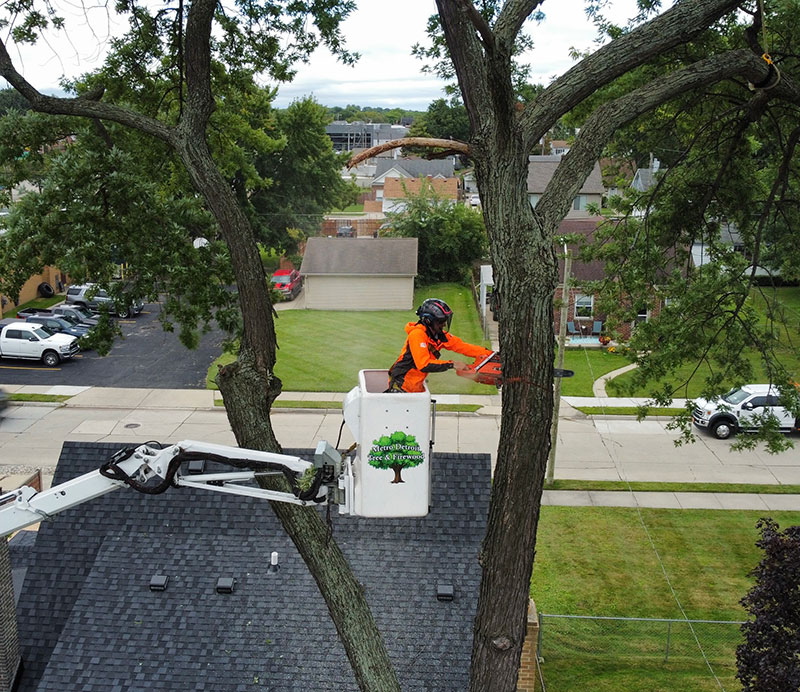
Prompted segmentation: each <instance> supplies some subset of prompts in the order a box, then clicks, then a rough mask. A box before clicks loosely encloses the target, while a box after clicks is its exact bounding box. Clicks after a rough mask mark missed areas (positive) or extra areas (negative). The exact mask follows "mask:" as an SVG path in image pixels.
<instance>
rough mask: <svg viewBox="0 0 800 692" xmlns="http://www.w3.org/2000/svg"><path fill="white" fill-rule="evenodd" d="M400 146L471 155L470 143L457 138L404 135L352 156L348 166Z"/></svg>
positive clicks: (350, 166)
mask: <svg viewBox="0 0 800 692" xmlns="http://www.w3.org/2000/svg"><path fill="white" fill-rule="evenodd" d="M400 147H428V148H430V149H450V150H451V151H453V152H454V153H456V154H463V155H464V156H471V149H470V148H469V144H466V143H465V142H459V141H458V140H455V139H434V138H433V137H404V138H403V139H393V140H392V141H391V142H384V143H383V144H378V145H377V146H374V147H370V148H369V149H365V150H364V151H362V152H361V153H360V154H356V155H355V156H353V157H351V158H350V160H349V161H348V162H347V167H348V168H352V167H353V166H357V165H358V164H359V163H361V162H362V161H366V160H367V159H371V158H372V157H373V156H377V155H378V154H382V153H383V152H384V151H391V150H392V149H399V148H400Z"/></svg>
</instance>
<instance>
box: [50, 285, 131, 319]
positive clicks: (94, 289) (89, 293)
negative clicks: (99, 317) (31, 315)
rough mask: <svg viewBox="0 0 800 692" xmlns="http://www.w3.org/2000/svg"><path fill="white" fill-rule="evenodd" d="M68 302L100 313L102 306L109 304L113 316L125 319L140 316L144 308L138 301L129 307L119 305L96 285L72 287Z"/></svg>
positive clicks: (69, 290)
mask: <svg viewBox="0 0 800 692" xmlns="http://www.w3.org/2000/svg"><path fill="white" fill-rule="evenodd" d="M66 302H67V304H68V305H74V306H77V307H81V308H84V309H88V310H94V311H98V310H99V309H100V306H101V305H104V304H108V305H109V311H110V312H111V314H112V315H116V316H117V317H122V318H123V319H125V318H127V317H132V316H133V315H138V314H139V313H140V312H141V311H142V308H143V307H144V303H142V302H141V301H138V300H135V301H131V302H130V303H128V304H127V305H119V304H118V303H117V302H116V301H114V299H113V298H112V297H111V296H109V295H108V293H107V292H106V291H105V290H104V289H102V288H100V287H99V286H97V285H96V284H82V285H79V286H70V287H69V288H68V289H67V297H66Z"/></svg>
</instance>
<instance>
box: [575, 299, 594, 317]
mask: <svg viewBox="0 0 800 692" xmlns="http://www.w3.org/2000/svg"><path fill="white" fill-rule="evenodd" d="M593 308H594V296H581V295H579V296H575V319H577V320H580V319H586V320H590V319H592V314H593Z"/></svg>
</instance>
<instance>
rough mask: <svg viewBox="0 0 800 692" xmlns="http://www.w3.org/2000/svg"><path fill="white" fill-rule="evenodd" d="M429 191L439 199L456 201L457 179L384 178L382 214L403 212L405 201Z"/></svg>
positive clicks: (457, 194) (457, 191)
mask: <svg viewBox="0 0 800 692" xmlns="http://www.w3.org/2000/svg"><path fill="white" fill-rule="evenodd" d="M426 189H427V190H430V191H432V192H433V193H435V194H436V195H437V196H438V197H439V198H441V199H449V200H452V201H453V202H455V201H457V200H458V196H459V180H458V178H386V179H385V180H384V181H383V203H382V211H383V213H384V214H387V213H390V212H399V211H403V209H405V208H406V205H407V204H408V202H407V199H408V197H411V196H413V195H418V194H420V192H422V191H423V190H426Z"/></svg>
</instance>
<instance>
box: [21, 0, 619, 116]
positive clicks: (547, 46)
mask: <svg viewBox="0 0 800 692" xmlns="http://www.w3.org/2000/svg"><path fill="white" fill-rule="evenodd" d="M613 6H614V12H615V17H614V18H615V19H616V20H617V21H622V19H623V18H624V17H627V16H629V15H628V13H629V12H631V11H632V10H633V8H634V7H635V2H634V0H614V2H613ZM542 10H543V12H544V14H545V17H546V18H545V21H544V22H542V23H541V24H534V23H532V22H529V23H528V24H527V25H526V27H527V28H528V30H529V31H530V33H531V34H532V35H533V39H534V51H533V53H532V54H531V55H530V56H528V58H527V61H528V62H530V64H531V66H532V80H533V81H534V82H539V83H543V84H547V83H549V82H550V81H551V79H552V78H553V77H554V76H555V75H558V74H561V73H562V72H564V71H565V70H567V69H568V68H569V67H570V66H571V65H572V60H571V59H570V58H569V49H570V48H577V49H579V50H586V49H587V48H590V47H592V46H593V45H594V40H595V37H596V31H595V29H594V27H593V26H592V25H591V24H590V23H589V22H588V21H587V20H586V17H585V14H584V11H583V0H546V1H545V2H544V3H543V4H542ZM435 11H436V5H435V2H434V0H403V1H402V2H396V3H393V2H387V1H386V0H359V1H358V9H357V10H356V11H355V12H354V13H353V14H352V15H351V16H350V18H349V19H348V20H347V21H346V23H345V25H344V33H345V36H346V37H347V43H348V46H349V47H350V49H351V50H354V51H357V52H358V53H360V54H361V56H362V57H361V59H360V60H359V62H358V64H357V65H356V66H355V67H346V66H344V65H341V64H339V63H338V62H337V61H336V60H335V59H334V58H333V57H332V56H331V55H330V54H329V53H328V52H327V51H324V50H320V51H318V52H317V53H316V54H315V55H314V56H313V57H312V60H311V62H310V64H309V65H302V66H300V68H299V70H298V73H297V77H296V79H295V80H294V81H293V82H292V83H290V84H285V85H283V86H281V87H280V90H279V93H278V98H277V101H276V103H275V105H276V106H278V107H285V106H286V105H288V104H289V103H291V101H292V100H294V99H296V98H298V97H302V96H306V95H312V96H314V97H315V98H316V100H317V101H318V102H319V103H321V104H323V105H326V106H346V105H348V104H356V105H360V106H382V107H387V108H391V107H403V108H409V109H414V110H425V109H426V108H427V107H428V104H429V103H430V102H431V101H433V100H434V99H437V98H441V97H442V96H443V92H442V83H441V82H439V81H438V80H436V79H435V78H433V77H431V76H428V75H423V74H422V72H421V71H420V67H421V63H420V61H419V60H416V59H415V58H413V57H412V56H411V46H412V45H413V44H414V43H415V42H417V41H421V42H424V41H425V24H426V22H427V19H428V17H429V16H430V15H431V14H433V13H434V12H435ZM81 23H82V24H84V27H83V37H82V38H80V39H75V40H73V41H72V42H68V41H59V40H57V39H56V38H50V41H49V42H50V46H49V47H47V46H45V45H41V46H37V47H36V48H34V49H25V50H24V52H21V53H20V52H17V51H15V50H14V49H13V48H11V50H10V51H9V52H10V54H11V57H12V60H14V62H15V64H16V65H17V68H18V69H20V71H22V72H23V74H24V75H25V76H26V78H27V79H28V80H29V81H31V82H32V83H33V84H34V85H35V86H36V87H38V88H39V89H42V90H50V89H53V88H57V87H58V81H59V78H60V76H61V75H62V74H66V75H67V76H71V77H74V76H77V75H79V74H81V73H83V72H87V71H89V70H91V69H93V68H94V67H96V66H97V65H98V62H97V61H98V59H99V56H101V51H99V50H98V48H97V46H98V40H99V42H100V43H101V45H102V40H103V39H104V38H105V37H107V36H108V35H109V33H112V32H114V31H115V30H114V27H113V26H112V27H109V26H108V24H107V18H106V16H105V14H104V12H103V11H102V10H95V13H94V15H93V20H92V32H90V31H88V29H87V28H86V26H85V22H83V21H81ZM117 31H119V29H117ZM73 36H79V34H77V33H75V32H74V30H73Z"/></svg>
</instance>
